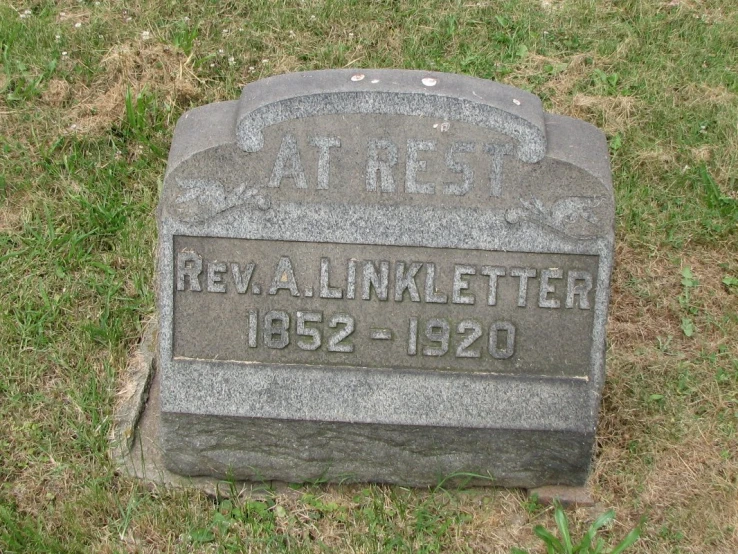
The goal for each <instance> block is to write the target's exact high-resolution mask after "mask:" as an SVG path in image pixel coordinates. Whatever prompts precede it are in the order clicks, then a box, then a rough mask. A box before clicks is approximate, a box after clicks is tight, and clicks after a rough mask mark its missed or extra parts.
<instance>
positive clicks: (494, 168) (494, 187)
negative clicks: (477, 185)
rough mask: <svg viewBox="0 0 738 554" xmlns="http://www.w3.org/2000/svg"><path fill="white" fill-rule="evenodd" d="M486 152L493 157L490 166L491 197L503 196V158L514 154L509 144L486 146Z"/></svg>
mask: <svg viewBox="0 0 738 554" xmlns="http://www.w3.org/2000/svg"><path fill="white" fill-rule="evenodd" d="M484 151H485V152H487V154H489V155H490V156H491V157H492V161H491V162H490V166H489V195H490V196H500V195H502V156H504V155H505V154H508V155H509V154H512V146H511V145H509V144H485V145H484Z"/></svg>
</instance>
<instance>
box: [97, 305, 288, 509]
mask: <svg viewBox="0 0 738 554" xmlns="http://www.w3.org/2000/svg"><path fill="white" fill-rule="evenodd" d="M158 334H159V319H158V317H156V316H155V317H153V318H152V319H151V320H150V321H148V322H147V323H146V325H145V327H144V331H143V333H142V336H141V340H140V342H139V344H138V346H137V347H136V349H135V350H134V351H133V352H132V353H131V355H130V357H129V360H128V365H127V372H126V375H125V381H124V383H123V384H122V387H121V390H120V391H119V392H118V396H119V400H118V402H117V404H116V407H115V413H114V418H113V426H112V428H111V430H110V434H109V436H108V439H109V451H108V453H109V456H110V459H111V460H112V461H113V463H114V465H115V469H116V473H117V474H118V475H124V476H126V477H131V478H134V479H140V480H141V481H143V484H144V485H145V486H146V487H147V488H148V489H150V490H154V489H156V488H157V487H160V486H162V487H170V488H176V489H195V490H200V491H201V492H203V493H205V494H206V495H208V496H210V497H212V498H232V497H250V498H262V497H266V496H269V495H273V494H275V493H289V492H291V491H292V488H290V487H289V485H288V483H283V482H281V481H263V482H251V481H248V482H247V481H235V480H231V481H226V480H222V479H216V478H213V477H185V476H181V475H177V474H175V473H172V472H170V471H169V470H167V469H166V468H165V467H164V462H163V460H162V456H161V450H160V449H159V448H158V429H159V421H160V418H161V410H160V404H159V390H160V384H159V372H158V371H157V368H156V344H157V341H158Z"/></svg>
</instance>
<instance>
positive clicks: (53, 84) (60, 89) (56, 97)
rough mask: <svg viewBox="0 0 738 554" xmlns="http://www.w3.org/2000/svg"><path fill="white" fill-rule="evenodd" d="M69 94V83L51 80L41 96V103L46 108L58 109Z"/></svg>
mask: <svg viewBox="0 0 738 554" xmlns="http://www.w3.org/2000/svg"><path fill="white" fill-rule="evenodd" d="M70 92H71V87H70V86H69V83H67V82H66V81H64V80H62V79H52V80H51V81H49V84H48V85H47V86H46V90H45V91H44V92H43V94H42V95H41V101H42V102H43V103H44V104H46V105H48V106H53V107H55V108H58V107H61V106H62V105H63V104H64V103H65V102H66V101H67V100H68V99H69V94H70Z"/></svg>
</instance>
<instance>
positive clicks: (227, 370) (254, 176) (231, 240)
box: [158, 70, 614, 488]
mask: <svg viewBox="0 0 738 554" xmlns="http://www.w3.org/2000/svg"><path fill="white" fill-rule="evenodd" d="M613 218H614V204H613V193H612V184H611V177H610V167H609V161H608V150H607V144H606V141H605V138H604V136H603V134H602V133H601V132H600V131H599V130H597V129H596V128H595V127H593V126H591V125H589V124H587V123H584V122H582V121H578V120H575V119H571V118H568V117H562V116H557V115H551V114H548V113H545V112H544V111H543V108H542V105H541V101H540V100H539V98H538V97H536V96H534V95H532V94H530V93H528V92H525V91H523V90H519V89H516V88H513V87H510V86H505V85H502V84H499V83H495V82H491V81H486V80H481V79H476V78H471V77H465V76H459V75H450V74H443V73H432V72H419V71H396V70H360V71H355V70H330V71H315V72H306V73H296V74H290V75H282V76H278V77H272V78H269V79H264V80H261V81H258V82H255V83H253V84H250V85H248V86H246V87H245V88H244V89H243V94H242V95H241V98H240V100H238V101H232V102H222V103H216V104H210V105H207V106H203V107H201V108H197V109H194V110H192V111H189V112H187V113H185V114H184V115H183V116H182V118H181V119H180V121H179V122H178V124H177V128H176V131H175V134H174V139H173V143H172V147H171V151H170V155H169V164H168V168H167V173H166V177H165V180H164V186H163V191H162V196H161V201H160V206H159V252H158V255H159V258H158V264H159V266H158V277H159V309H160V321H161V328H160V344H159V368H160V371H161V372H162V374H161V387H162V389H161V436H160V440H161V446H162V450H163V454H164V459H165V462H166V464H167V467H168V468H169V469H170V470H172V471H174V472H176V473H179V474H183V475H192V476H195V475H213V476H216V477H230V478H235V479H246V480H282V481H297V482H299V481H309V480H317V479H322V480H329V481H343V480H353V481H374V482H390V483H400V484H406V485H428V484H434V483H437V482H438V481H439V480H441V479H443V478H446V477H448V476H450V475H455V474H456V475H458V474H461V473H466V474H475V475H481V476H485V477H490V478H491V481H490V482H491V483H494V484H496V485H503V486H522V487H528V488H531V487H536V486H541V485H547V484H558V485H581V484H583V483H584V481H585V480H586V478H587V475H588V471H589V466H590V460H591V456H592V450H593V445H594V438H595V429H596V424H597V416H598V411H599V404H600V397H601V389H602V385H603V380H604V371H605V368H604V359H605V322H606V319H607V305H608V296H609V280H610V272H611V268H612V256H613Z"/></svg>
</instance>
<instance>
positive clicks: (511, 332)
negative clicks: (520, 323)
mask: <svg viewBox="0 0 738 554" xmlns="http://www.w3.org/2000/svg"><path fill="white" fill-rule="evenodd" d="M500 335H505V346H504V348H500ZM514 353H515V325H513V324H512V323H510V322H509V321H498V322H496V323H493V324H492V325H491V326H490V328H489V355H490V356H492V357H493V358H495V359H496V360H507V359H508V358H510V357H512V355H513V354H514Z"/></svg>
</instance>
